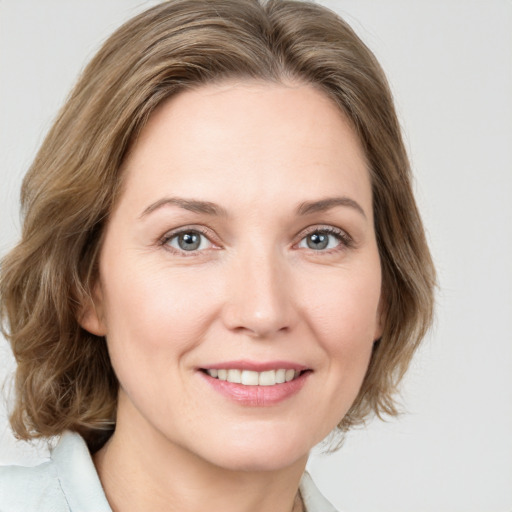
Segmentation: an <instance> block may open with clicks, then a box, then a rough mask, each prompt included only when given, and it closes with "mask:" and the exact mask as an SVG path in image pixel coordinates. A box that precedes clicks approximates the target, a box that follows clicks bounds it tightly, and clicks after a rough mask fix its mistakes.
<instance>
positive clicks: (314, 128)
mask: <svg viewBox="0 0 512 512" xmlns="http://www.w3.org/2000/svg"><path fill="white" fill-rule="evenodd" d="M123 168H124V169H123V172H124V173H126V176H125V186H126V192H127V193H128V194H129V193H130V192H136V193H137V195H138V196H139V197H141V198H142V197H145V200H146V201H150V200H154V195H155V193H161V194H163V193H168V194H172V195H185V196H190V195H192V196H194V197H197V196H201V197H202V198H204V199H207V200H209V199H212V200H215V201H217V200H222V199H223V198H224V199H226V200H229V201H231V202H233V200H234V198H235V197H239V198H240V199H241V201H245V202H247V201H253V202H255V201H256V200H257V199H259V200H260V201H261V202H262V203H263V202H264V201H265V200H267V201H270V202H272V201H276V200H277V199H279V200H280V201H284V200H285V199H286V197H288V196H295V199H296V196H297V195H301V196H304V198H303V199H304V200H307V199H309V197H307V196H315V197H321V196H332V195H333V193H340V194H350V195H354V196H357V198H358V201H362V202H366V203H367V204H366V206H367V207H369V204H368V203H371V187H370V179H369V173H368V168H367V163H366V159H365V156H364V152H363V150H362V148H361V144H360V142H359V139H358V137H357V135H356V134H355V132H354V130H353V129H352V127H351V125H350V123H349V121H348V120H347V119H346V118H345V116H344V115H343V113H342V112H341V110H340V109H339V107H338V106H337V105H336V104H335V103H334V102H333V101H332V100H331V99H330V98H329V97H328V96H327V95H326V94H325V93H323V92H321V91H319V90H317V89H316V88H314V87H313V86H310V85H304V84H287V85H283V84H270V83H265V82H263V83H262V82H227V83H222V84H212V85H206V86H201V87H198V88H195V89H192V90H187V91H183V92H181V93H179V94H177V95H175V96H173V97H172V98H170V99H169V100H167V101H166V102H164V103H163V104H162V105H160V106H159V107H158V108H157V109H156V110H155V112H154V113H153V114H152V116H151V117H150V119H149V121H148V123H147V125H146V126H145V127H144V129H143V130H142V131H141V133H140V136H139V137H138V139H137V140H136V142H135V143H134V145H133V147H132V149H131V151H130V154H129V156H128V157H127V159H126V161H125V163H124V165H123ZM212 196H215V197H212ZM370 210H371V208H370Z"/></svg>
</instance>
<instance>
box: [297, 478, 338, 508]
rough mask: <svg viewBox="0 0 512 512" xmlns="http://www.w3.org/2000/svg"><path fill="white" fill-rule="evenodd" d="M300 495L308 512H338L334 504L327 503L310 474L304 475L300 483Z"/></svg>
mask: <svg viewBox="0 0 512 512" xmlns="http://www.w3.org/2000/svg"><path fill="white" fill-rule="evenodd" d="M300 495H301V497H302V501H303V503H304V507H305V509H306V512H337V510H336V509H335V508H334V507H333V506H332V504H331V503H330V502H329V501H327V499H326V498H324V496H323V495H322V493H321V492H320V491H319V490H318V487H317V486H316V485H315V483H314V482H313V479H312V478H311V476H310V475H309V473H308V472H305V473H304V474H303V475H302V479H301V481H300Z"/></svg>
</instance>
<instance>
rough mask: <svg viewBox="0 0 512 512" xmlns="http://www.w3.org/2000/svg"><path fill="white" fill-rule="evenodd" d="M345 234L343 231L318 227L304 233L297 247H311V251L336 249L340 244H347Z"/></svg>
mask: <svg viewBox="0 0 512 512" xmlns="http://www.w3.org/2000/svg"><path fill="white" fill-rule="evenodd" d="M346 238H347V235H345V234H344V233H343V231H339V232H338V231H337V230H336V231H334V230H327V229H319V230H317V231H313V232H312V233H309V234H308V235H306V236H305V237H304V238H303V239H302V240H301V241H300V242H299V245H298V247H300V248H304V249H312V250H313V251H325V250H329V249H336V248H337V247H339V246H340V245H341V244H343V245H348V241H347V240H346Z"/></svg>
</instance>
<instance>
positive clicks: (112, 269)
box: [82, 82, 382, 512]
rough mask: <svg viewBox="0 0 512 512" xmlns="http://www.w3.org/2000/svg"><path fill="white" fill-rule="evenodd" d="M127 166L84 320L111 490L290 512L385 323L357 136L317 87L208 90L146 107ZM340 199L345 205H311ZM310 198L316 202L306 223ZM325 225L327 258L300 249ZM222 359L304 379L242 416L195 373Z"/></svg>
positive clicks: (112, 497)
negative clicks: (101, 388) (104, 398)
mask: <svg viewBox="0 0 512 512" xmlns="http://www.w3.org/2000/svg"><path fill="white" fill-rule="evenodd" d="M122 172H123V173H124V179H125V183H124V191H123V193H122V194H121V197H120V199H119V202H118V204H117V206H116V208H115V209H114V211H113V213H112V216H111V218H110V219H109V223H108V226H107V228H106V234H105V239H104V245H103V247H102V251H101V255H100V277H99V281H98V283H97V285H96V287H95V293H94V304H93V305H92V306H88V307H85V310H84V315H83V319H82V325H83V327H84V328H86V329H88V330H89V331H91V332H93V333H95V334H98V335H104V336H106V339H107V343H108V348H109V352H110V357H111V360H112V365H113V367H114V370H115V372H116V375H117V377H118V379H119V382H120V392H119V404H118V418H117V427H116V431H115V433H114V434H113V436H112V438H111V440H110V441H109V442H108V443H107V444H106V445H105V447H103V449H102V450H100V451H99V452H98V453H97V454H96V455H95V457H94V460H95V464H96V466H97V469H98V472H99V475H100V479H101V481H102V483H103V485H104V488H105V492H106V494H107V497H108V499H109V501H110V503H111V505H112V507H113V509H114V510H116V511H123V512H126V511H131V510H143V509H146V510H154V511H158V510H167V511H169V510H180V511H182V512H188V511H199V510H204V506H205V503H207V504H208V509H211V510H224V511H227V512H229V511H233V512H234V511H236V512H249V511H252V512H256V511H269V510H272V511H274V512H280V511H287V512H289V511H290V510H292V508H293V502H294V497H295V495H296V492H297V488H298V485H299V481H300V477H301V475H302V472H303V470H304V467H305V464H306V461H307V458H308V453H309V451H310V450H311V448H312V447H313V446H314V445H315V444H316V443H318V442H319V441H321V440H322V439H323V438H324V437H325V436H326V435H327V434H328V433H329V432H330V431H331V430H332V429H333V428H334V427H335V426H336V424H337V423H338V422H339V421H340V419H341V418H342V417H343V416H344V415H345V414H346V412H347V410H348V409H349V407H350V405H351V404H352V402H353V401H354V399H355V397H356V395H357V393H358V390H359V388H360V385H361V382H362V379H363V377H364V375H365V372H366V370H367V366H368V362H369V358H370V354H371V350H372V346H373V342H374V340H376V339H377V338H378V337H379V336H380V333H381V329H382V314H381V306H380V297H381V267H380V261H379V256H378V249H377V243H376V238H375V232H374V225H373V218H372V194H371V185H370V178H369V173H368V169H367V163H366V160H365V157H364V153H363V151H362V148H361V145H360V143H359V141H358V139H357V136H356V135H355V133H354V132H353V130H352V128H351V127H350V125H349V123H348V122H347V121H346V119H345V118H344V116H343V115H342V114H341V112H340V110H339V109H338V108H337V107H336V105H335V104H334V103H332V102H331V100H330V99H329V98H327V96H326V95H325V94H324V93H322V92H319V91H318V90H316V89H314V88H313V87H312V86H309V85H303V84H285V85H282V84H281V85H278V84H268V83H261V82H229V83H223V84H220V85H219V84H216V85H208V86H201V87H199V88H197V89H195V90H190V91H186V92H182V93H180V94H179V95H177V96H174V97H173V98H171V99H170V100H168V101H167V102H166V103H164V104H163V105H161V106H160V107H159V108H158V109H157V110H156V111H155V113H154V114H153V115H152V117H151V118H150V120H149V123H148V124H147V126H146V127H145V128H144V130H143V131H142V133H141V135H140V137H139V138H138V140H137V141H136V142H135V144H134V146H133V147H132V150H131V151H130V154H129V156H128V157H127V159H126V161H125V162H124V165H123V169H122ZM333 197H337V198H340V197H341V198H344V199H343V201H342V202H341V204H331V203H325V202H324V203H318V201H322V200H325V199H327V198H333ZM165 198H186V199H187V200H190V199H193V200H198V201H208V202H210V203H214V204H215V205H217V206H218V208H220V209H222V212H221V214H218V215H217V214H212V212H201V211H190V210H189V209H187V208H183V207H182V206H183V205H182V206H180V205H179V204H170V203H165V204H162V201H163V200H165ZM308 202H312V203H316V205H317V207H316V208H310V209H309V212H306V213H305V212H302V213H299V212H298V211H297V209H298V208H299V207H300V205H301V204H302V205H304V203H308ZM319 205H320V206H319ZM303 210H304V207H303ZM182 228H185V229H186V230H188V231H190V230H192V229H195V230H203V231H204V232H205V234H206V236H205V237H204V238H203V237H202V236H201V240H202V242H201V244H202V245H201V246H200V247H199V248H198V249H197V250H194V251H188V252H186V251H184V250H182V249H180V246H179V244H178V239H177V238H176V236H175V234H176V231H179V230H180V229H182ZM322 229H323V230H325V229H331V230H332V229H334V230H337V233H341V237H342V238H340V237H339V236H337V235H336V234H335V235H333V234H329V233H327V234H326V233H325V232H322ZM318 232H321V233H323V234H324V235H326V236H328V241H329V245H328V247H327V248H325V249H321V250H319V249H317V248H316V247H317V246H314V247H315V248H311V247H310V246H309V245H308V241H311V240H312V238H311V235H312V234H314V233H317V234H318ZM321 233H320V234H321ZM173 236H174V238H173ZM308 237H309V238H308ZM232 360H250V361H257V362H262V361H264V362H268V361H276V360H280V361H282V360H285V361H292V362H294V363H299V364H301V365H304V366H305V367H307V368H308V369H309V370H310V371H309V374H308V376H307V379H306V380H305V383H304V385H303V387H302V388H301V389H300V391H298V392H297V393H296V394H294V395H293V396H291V397H289V398H287V399H285V400H282V401H280V402H279V403H277V404H273V405H271V406H266V407H258V406H248V405H247V404H239V403H237V402H236V401H233V400H231V399H229V398H226V397H225V396H223V395H221V394H220V393H218V392H217V391H216V390H214V389H213V388H212V386H210V385H209V384H208V383H207V382H206V379H205V376H204V374H203V373H202V372H201V371H200V370H199V368H204V367H205V366H207V365H215V364H216V363H220V362H224V361H232Z"/></svg>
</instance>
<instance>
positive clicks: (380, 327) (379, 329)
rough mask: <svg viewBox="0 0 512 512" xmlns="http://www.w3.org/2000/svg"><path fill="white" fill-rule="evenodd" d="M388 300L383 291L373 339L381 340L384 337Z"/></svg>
mask: <svg viewBox="0 0 512 512" xmlns="http://www.w3.org/2000/svg"><path fill="white" fill-rule="evenodd" d="M386 312H387V301H386V298H385V296H384V292H381V294H380V299H379V305H378V307H377V319H376V322H375V333H374V335H373V339H374V340H375V341H377V340H380V338H381V337H382V333H383V332H384V326H385V325H386V317H387V314H386Z"/></svg>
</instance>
